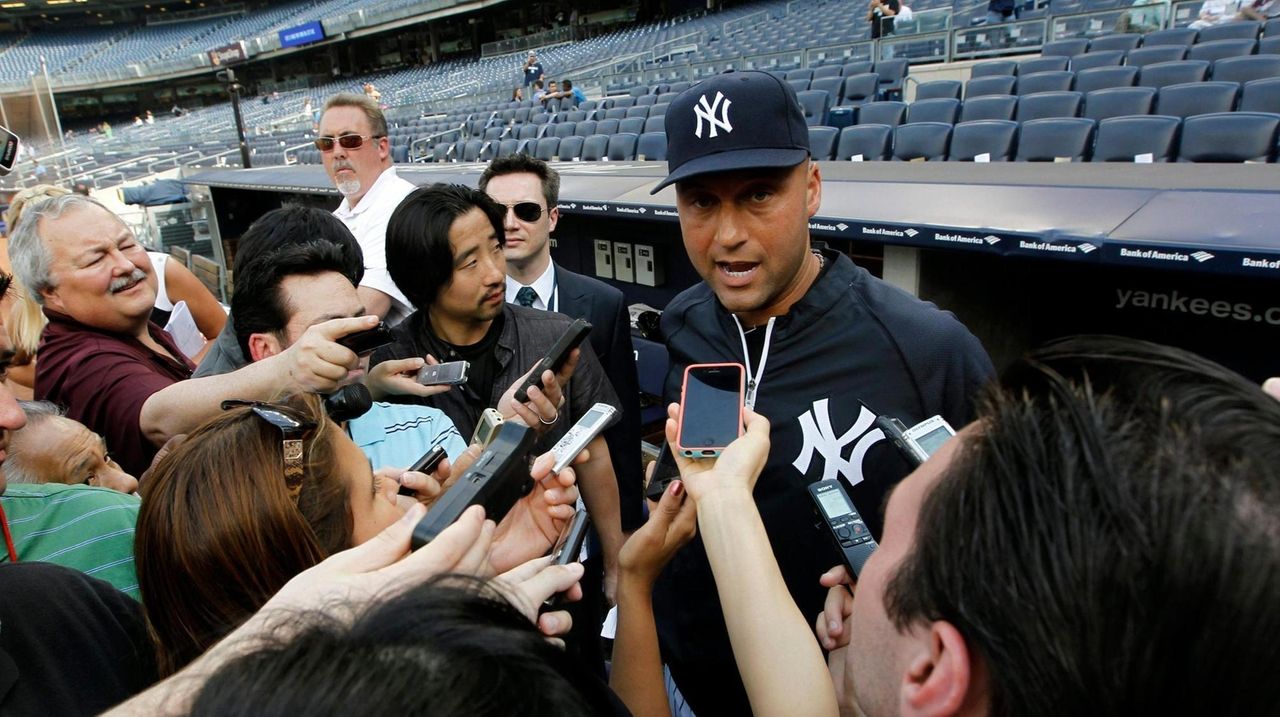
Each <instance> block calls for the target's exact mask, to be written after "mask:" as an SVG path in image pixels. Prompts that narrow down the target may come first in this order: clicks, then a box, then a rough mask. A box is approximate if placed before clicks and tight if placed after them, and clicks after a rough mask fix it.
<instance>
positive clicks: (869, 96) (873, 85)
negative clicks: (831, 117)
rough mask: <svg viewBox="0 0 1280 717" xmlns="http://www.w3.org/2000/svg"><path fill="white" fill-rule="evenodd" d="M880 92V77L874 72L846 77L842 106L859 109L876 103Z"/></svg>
mask: <svg viewBox="0 0 1280 717" xmlns="http://www.w3.org/2000/svg"><path fill="white" fill-rule="evenodd" d="M879 92H880V76H879V75H877V74H876V73H874V72H864V73H862V74H859V75H845V77H844V91H843V92H842V93H841V98H842V99H841V100H840V104H841V105H849V106H853V107H857V106H858V105H861V104H864V103H867V102H874V101H875V99H876V96H877V94H878V93H879Z"/></svg>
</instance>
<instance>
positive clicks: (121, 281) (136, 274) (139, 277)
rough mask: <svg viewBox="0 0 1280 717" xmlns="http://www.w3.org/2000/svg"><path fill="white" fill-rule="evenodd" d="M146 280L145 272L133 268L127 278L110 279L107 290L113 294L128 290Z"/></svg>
mask: <svg viewBox="0 0 1280 717" xmlns="http://www.w3.org/2000/svg"><path fill="white" fill-rule="evenodd" d="M146 278H147V274H146V272H144V271H143V270H141V269H138V268H136V267H135V268H134V270H133V273H132V274H130V275H128V276H122V277H120V278H118V279H112V280H111V284H110V286H108V287H107V290H108V291H110V292H111V293H113V294H114V293H116V292H119V291H123V290H125V289H128V288H129V287H131V286H133V285H134V284H136V283H138V282H139V281H145V280H146Z"/></svg>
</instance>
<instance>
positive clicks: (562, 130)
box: [552, 122, 578, 139]
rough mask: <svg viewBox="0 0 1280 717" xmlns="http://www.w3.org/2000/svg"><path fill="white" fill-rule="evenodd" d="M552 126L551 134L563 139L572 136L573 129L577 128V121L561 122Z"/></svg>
mask: <svg viewBox="0 0 1280 717" xmlns="http://www.w3.org/2000/svg"><path fill="white" fill-rule="evenodd" d="M552 126H553V127H555V129H554V131H553V132H552V134H553V135H554V136H555V137H557V138H559V139H564V138H565V137H572V136H573V133H574V130H576V129H577V128H578V123H577V122H561V123H560V124H558V125H552Z"/></svg>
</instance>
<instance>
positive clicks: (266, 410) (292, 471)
mask: <svg viewBox="0 0 1280 717" xmlns="http://www.w3.org/2000/svg"><path fill="white" fill-rule="evenodd" d="M245 407H247V408H250V409H252V410H253V413H254V415H256V416H257V417H258V418H261V419H262V420H264V421H266V422H267V423H270V424H271V425H273V426H275V427H276V428H279V429H280V433H281V434H282V436H283V438H282V440H281V443H280V448H281V452H282V453H283V455H284V484H285V487H286V488H287V489H288V490H289V497H290V498H292V499H293V500H294V502H297V500H298V494H299V493H301V492H302V478H303V475H304V474H305V472H306V471H305V470H304V465H303V464H304V461H303V455H304V450H303V447H304V446H303V442H304V441H305V440H306V439H307V437H308V436H310V435H311V433H312V432H314V431H315V430H316V422H315V421H314V420H312V419H311V418H309V417H308V416H306V415H305V414H303V413H301V412H299V411H298V410H296V409H294V408H291V407H289V406H283V405H280V404H278V403H265V402H263V401H242V400H238V399H234V398H233V399H227V400H226V401H223V402H222V410H224V411H227V410H230V409H232V408H245Z"/></svg>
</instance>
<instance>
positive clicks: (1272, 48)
mask: <svg viewBox="0 0 1280 717" xmlns="http://www.w3.org/2000/svg"><path fill="white" fill-rule="evenodd" d="M1267 24H1270V23H1267ZM1258 54H1259V55H1280V26H1278V27H1277V29H1276V32H1275V34H1272V35H1267V36H1266V37H1264V38H1262V39H1261V40H1258Z"/></svg>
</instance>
